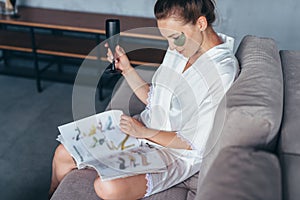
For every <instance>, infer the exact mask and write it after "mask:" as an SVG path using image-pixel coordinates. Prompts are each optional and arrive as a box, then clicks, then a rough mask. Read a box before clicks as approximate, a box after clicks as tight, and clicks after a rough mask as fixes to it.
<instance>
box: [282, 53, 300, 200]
mask: <svg viewBox="0 0 300 200" xmlns="http://www.w3.org/2000/svg"><path fill="white" fill-rule="evenodd" d="M280 55H281V60H282V66H283V77H284V83H285V84H284V88H285V101H284V113H283V119H282V127H281V136H280V145H279V152H280V158H281V163H282V168H283V188H284V190H283V193H284V199H286V200H294V199H299V198H300V190H299V183H300V170H299V169H300V132H299V122H300V112H299V107H300V93H299V91H300V78H299V77H300V52H299V51H281V52H280Z"/></svg>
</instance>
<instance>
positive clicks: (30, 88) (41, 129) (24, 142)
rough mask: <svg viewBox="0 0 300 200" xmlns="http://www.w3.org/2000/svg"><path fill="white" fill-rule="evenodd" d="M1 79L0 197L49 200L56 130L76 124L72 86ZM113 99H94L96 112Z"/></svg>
mask: <svg viewBox="0 0 300 200" xmlns="http://www.w3.org/2000/svg"><path fill="white" fill-rule="evenodd" d="M43 86H44V88H45V89H44V91H43V92H42V93H38V92H37V90H36V86H35V81H34V80H33V79H26V78H18V77H13V76H6V75H5V76H4V75H0V132H1V134H0V135H1V140H0V199H3V200H27V199H28V200H36V199H39V200H43V199H45V200H46V199H47V194H48V188H49V184H50V177H51V160H52V156H53V152H54V150H55V147H56V146H57V145H58V142H57V141H56V137H57V135H58V134H59V132H58V129H57V127H58V126H59V125H62V124H64V123H68V122H71V121H73V115H72V92H73V85H72V84H66V83H65V84H64V83H57V82H46V81H44V82H43ZM108 101H109V99H108V98H106V99H105V100H103V101H99V100H98V98H97V97H95V106H96V111H97V112H100V111H102V110H103V109H105V107H106V105H107V103H108Z"/></svg>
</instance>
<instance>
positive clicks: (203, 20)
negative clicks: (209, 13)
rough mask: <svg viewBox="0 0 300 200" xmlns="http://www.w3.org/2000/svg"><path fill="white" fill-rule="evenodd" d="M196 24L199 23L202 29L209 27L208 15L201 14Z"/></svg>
mask: <svg viewBox="0 0 300 200" xmlns="http://www.w3.org/2000/svg"><path fill="white" fill-rule="evenodd" d="M196 25H198V27H199V29H200V31H205V30H206V28H207V20H206V17H204V16H200V17H199V18H198V19H197V23H196Z"/></svg>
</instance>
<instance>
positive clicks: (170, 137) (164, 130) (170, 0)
mask: <svg viewBox="0 0 300 200" xmlns="http://www.w3.org/2000/svg"><path fill="white" fill-rule="evenodd" d="M214 10H215V6H214V2H213V0H184V1H183V0H157V2H156V4H155V8H154V12H155V16H156V18H157V25H158V28H159V29H160V32H161V34H162V36H163V37H165V38H166V39H167V40H168V44H169V48H168V51H167V53H166V55H165V58H164V61H163V63H162V64H161V66H160V67H159V69H158V70H157V71H156V73H155V75H154V77H153V80H152V85H151V86H149V85H148V84H147V83H146V82H144V81H143V80H142V79H141V78H140V76H139V75H138V74H137V72H136V71H135V70H134V68H133V67H132V66H131V65H130V62H129V60H128V58H127V56H126V54H125V52H124V50H123V49H122V48H121V47H120V46H117V47H116V50H115V55H114V57H116V59H115V63H116V68H118V69H119V70H121V71H122V74H123V76H124V77H125V79H126V81H127V82H128V84H129V85H130V87H131V88H132V89H133V91H134V92H135V94H136V95H137V97H138V98H139V99H140V100H141V101H142V102H144V103H145V104H146V108H145V110H144V111H143V112H142V113H141V114H140V118H139V119H135V118H132V117H129V116H126V115H123V116H122V117H121V121H120V127H121V130H122V131H123V132H125V133H127V134H129V135H132V136H134V137H137V138H140V139H141V140H143V141H145V143H148V144H150V145H153V146H157V147H169V148H168V149H172V151H168V150H166V151H163V152H165V153H164V155H165V157H166V160H167V161H168V170H167V171H165V172H162V173H148V174H141V175H136V176H132V177H128V178H122V179H115V180H111V181H101V179H100V177H98V178H97V179H96V180H95V182H94V188H95V191H96V193H97V195H98V196H99V197H101V198H102V199H139V198H143V197H145V196H149V195H152V194H155V193H157V192H160V191H163V190H166V189H168V188H170V187H172V186H174V185H176V184H178V183H180V182H182V181H184V180H186V179H187V178H189V177H190V176H192V175H194V174H195V173H197V172H198V171H199V169H200V164H201V159H202V156H203V152H204V149H205V144H206V140H207V138H208V135H209V133H210V131H211V128H212V125H213V120H214V114H215V111H216V108H217V106H218V105H219V103H220V100H221V99H222V97H223V95H224V93H225V92H226V91H227V90H228V88H229V87H230V86H231V84H232V83H233V81H234V79H235V76H236V74H237V72H238V64H237V61H236V59H235V57H234V55H233V53H232V49H230V48H232V46H233V44H232V43H233V40H232V39H231V38H229V37H227V36H225V35H218V34H217V33H216V32H215V31H214V30H213V28H212V23H213V22H214V20H215V13H214ZM106 47H108V46H107V45H106ZM107 56H108V60H109V61H110V62H112V59H113V55H112V53H111V50H110V49H108V53H107ZM74 168H76V165H75V163H74V161H73V159H72V157H71V156H70V155H69V154H68V153H67V151H66V150H65V149H64V147H63V146H62V145H60V146H59V147H58V148H57V150H56V153H55V156H54V159H53V174H52V185H51V189H50V192H53V191H54V189H55V188H56V187H57V185H58V183H59V182H60V181H61V180H62V178H63V177H64V176H65V175H66V174H67V173H68V172H69V171H70V170H72V169H74Z"/></svg>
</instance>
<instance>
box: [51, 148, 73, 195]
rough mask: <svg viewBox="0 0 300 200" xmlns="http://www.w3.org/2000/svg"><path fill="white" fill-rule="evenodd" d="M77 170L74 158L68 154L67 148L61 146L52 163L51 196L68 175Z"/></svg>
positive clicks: (56, 151) (57, 149)
mask: <svg viewBox="0 0 300 200" xmlns="http://www.w3.org/2000/svg"><path fill="white" fill-rule="evenodd" d="M75 168H76V164H75V162H74V160H73V158H72V156H71V155H70V154H69V153H68V151H67V150H66V149H65V147H64V146H63V145H62V144H60V145H59V146H58V147H57V148H56V150H55V154H54V158H53V161H52V178H51V186H50V190H49V195H52V194H53V192H54V191H55V190H56V188H57V186H58V184H59V183H60V182H61V180H62V179H63V178H64V177H65V176H66V174H67V173H69V172H70V171H71V170H72V169H75Z"/></svg>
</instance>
